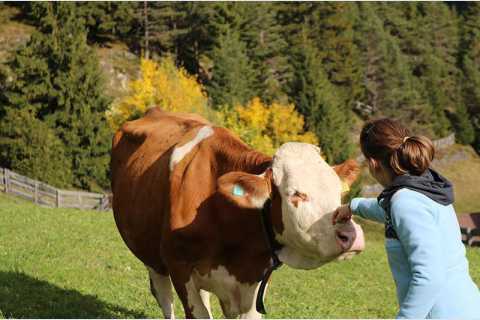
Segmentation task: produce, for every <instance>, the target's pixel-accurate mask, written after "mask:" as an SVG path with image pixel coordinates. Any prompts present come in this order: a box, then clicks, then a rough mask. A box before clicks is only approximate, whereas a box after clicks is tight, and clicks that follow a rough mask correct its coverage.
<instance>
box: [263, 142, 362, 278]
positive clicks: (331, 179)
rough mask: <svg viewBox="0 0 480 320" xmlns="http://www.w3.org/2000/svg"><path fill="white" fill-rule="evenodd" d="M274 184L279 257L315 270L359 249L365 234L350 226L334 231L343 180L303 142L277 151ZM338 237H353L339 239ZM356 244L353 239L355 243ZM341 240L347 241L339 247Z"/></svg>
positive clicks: (288, 262) (298, 266)
mask: <svg viewBox="0 0 480 320" xmlns="http://www.w3.org/2000/svg"><path fill="white" fill-rule="evenodd" d="M272 169H273V182H274V184H275V185H276V186H277V188H278V190H279V193H280V195H281V198H282V222H283V226H284V231H283V233H282V234H279V235H277V239H278V241H279V242H281V243H283V244H285V245H286V246H285V248H284V249H283V250H282V251H281V252H280V259H281V260H282V261H283V262H285V263H286V264H288V265H290V266H292V267H295V268H302V269H310V268H315V267H318V266H320V265H322V264H323V263H326V262H328V261H330V260H332V259H334V258H337V257H339V256H340V255H342V254H344V253H345V252H349V251H352V249H353V250H355V251H360V250H362V249H363V244H362V243H360V242H363V233H362V232H361V229H360V227H358V226H356V225H355V224H354V223H353V222H349V223H347V224H346V225H339V226H337V227H335V226H334V225H333V224H332V214H333V212H334V210H335V209H337V208H338V207H339V206H340V204H341V195H342V181H341V180H340V178H339V176H338V175H337V173H336V172H335V171H334V170H333V168H332V167H330V166H329V165H328V164H327V163H326V162H325V160H323V158H322V157H321V155H320V149H319V148H318V147H316V146H313V145H311V144H306V143H286V144H284V145H282V146H281V147H280V148H279V149H278V151H277V152H276V153H275V156H274V160H273V165H272ZM339 230H341V231H342V233H343V234H342V236H344V237H347V238H348V237H351V239H345V238H343V239H342V238H340V239H339ZM355 240H356V241H355ZM341 241H347V242H348V241H350V244H348V243H347V244H345V246H343V245H342V243H341Z"/></svg>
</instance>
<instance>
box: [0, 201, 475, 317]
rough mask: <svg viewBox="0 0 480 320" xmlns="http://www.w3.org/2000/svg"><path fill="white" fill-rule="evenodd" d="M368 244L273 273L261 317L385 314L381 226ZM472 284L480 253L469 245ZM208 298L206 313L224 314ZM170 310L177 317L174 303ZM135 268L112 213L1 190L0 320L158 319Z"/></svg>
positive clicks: (387, 297) (387, 279) (389, 294)
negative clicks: (311, 265) (331, 259)
mask: <svg viewBox="0 0 480 320" xmlns="http://www.w3.org/2000/svg"><path fill="white" fill-rule="evenodd" d="M363 225H364V229H365V231H366V236H367V249H366V251H365V252H364V253H362V254H361V255H360V256H358V257H356V258H354V259H352V260H350V261H346V262H335V263H331V264H328V265H326V266H324V267H322V268H320V269H317V270H314V271H298V270H293V269H290V268H288V267H282V268H281V269H280V270H279V271H277V272H276V273H274V275H273V279H272V282H271V284H270V286H269V292H268V294H267V297H266V307H267V311H268V312H269V314H268V317H269V318H392V317H394V315H395V312H396V308H397V307H396V302H395V293H394V284H393V281H392V279H391V276H390V272H389V269H388V266H387V261H386V256H385V252H384V250H383V243H382V226H380V225H378V224H374V223H363ZM468 256H469V260H470V265H471V273H472V276H473V277H474V279H475V281H476V282H477V283H480V250H479V249H468ZM212 300H213V301H212V302H213V308H214V311H213V312H214V315H215V316H216V317H222V315H221V312H220V309H219V307H218V303H217V302H216V301H215V299H212ZM175 311H176V315H177V316H178V317H183V311H182V310H181V306H180V303H179V301H178V300H176V306H175ZM161 316H162V315H161V311H160V309H159V308H158V306H157V303H156V301H155V300H154V298H153V297H152V296H151V294H150V291H149V285H148V279H147V273H146V271H145V268H144V267H143V265H142V264H141V263H140V262H139V261H138V260H137V259H136V258H135V257H133V255H132V254H131V253H130V252H129V251H128V250H127V248H126V247H125V245H124V244H123V242H122V240H121V238H120V236H119V234H118V232H117V230H116V228H115V223H114V220H113V217H112V214H111V213H110V212H95V211H79V210H73V209H49V208H42V207H39V206H35V205H33V204H31V203H27V202H24V201H22V200H19V199H16V198H11V197H9V196H5V195H3V194H0V317H6V318H12V317H13V318H159V317H161Z"/></svg>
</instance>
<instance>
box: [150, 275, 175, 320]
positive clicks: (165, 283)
mask: <svg viewBox="0 0 480 320" xmlns="http://www.w3.org/2000/svg"><path fill="white" fill-rule="evenodd" d="M147 269H148V274H149V277H150V290H151V291H152V294H153V296H154V297H155V299H157V302H158V305H159V306H160V308H162V312H163V316H164V317H165V318H166V319H174V318H175V315H174V311H173V294H172V282H171V280H170V276H169V275H163V274H161V273H158V272H156V271H155V270H153V269H152V268H150V267H147Z"/></svg>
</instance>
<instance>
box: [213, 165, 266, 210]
mask: <svg viewBox="0 0 480 320" xmlns="http://www.w3.org/2000/svg"><path fill="white" fill-rule="evenodd" d="M271 178H272V173H271V169H267V171H265V172H264V173H263V174H261V175H255V174H250V173H246V172H240V171H236V172H229V173H226V174H224V175H223V176H221V177H220V178H218V180H217V185H218V189H217V192H218V193H219V194H220V195H222V196H223V197H225V198H226V199H227V200H228V201H229V202H231V203H233V204H235V205H236V206H238V207H242V208H251V209H254V208H262V207H263V205H264V203H265V201H267V199H268V198H269V197H270V193H271Z"/></svg>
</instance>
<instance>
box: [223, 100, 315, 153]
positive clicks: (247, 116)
mask: <svg viewBox="0 0 480 320" xmlns="http://www.w3.org/2000/svg"><path fill="white" fill-rule="evenodd" d="M217 116H218V118H219V119H220V122H221V123H222V125H223V126H225V127H226V128H228V129H230V130H232V131H233V132H235V133H236V134H237V135H238V136H239V137H240V138H241V139H242V140H243V141H245V142H246V143H248V144H249V145H251V146H252V147H253V148H255V149H257V150H259V151H262V152H265V153H266V154H269V155H272V154H273V153H274V152H275V150H276V149H277V148H278V147H279V146H280V145H281V144H283V143H285V142H289V141H298V142H307V143H311V144H318V140H317V137H316V136H315V134H314V133H312V132H309V131H307V132H305V131H304V130H303V126H304V120H303V117H302V115H301V114H299V113H298V112H297V111H295V107H294V105H293V104H289V105H282V104H279V103H275V102H274V103H272V104H271V105H266V104H264V103H262V101H261V100H260V98H254V99H252V101H250V102H249V103H247V104H246V105H245V106H240V105H238V106H235V107H234V108H233V109H230V108H227V107H224V108H220V111H219V113H218V115H217Z"/></svg>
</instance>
